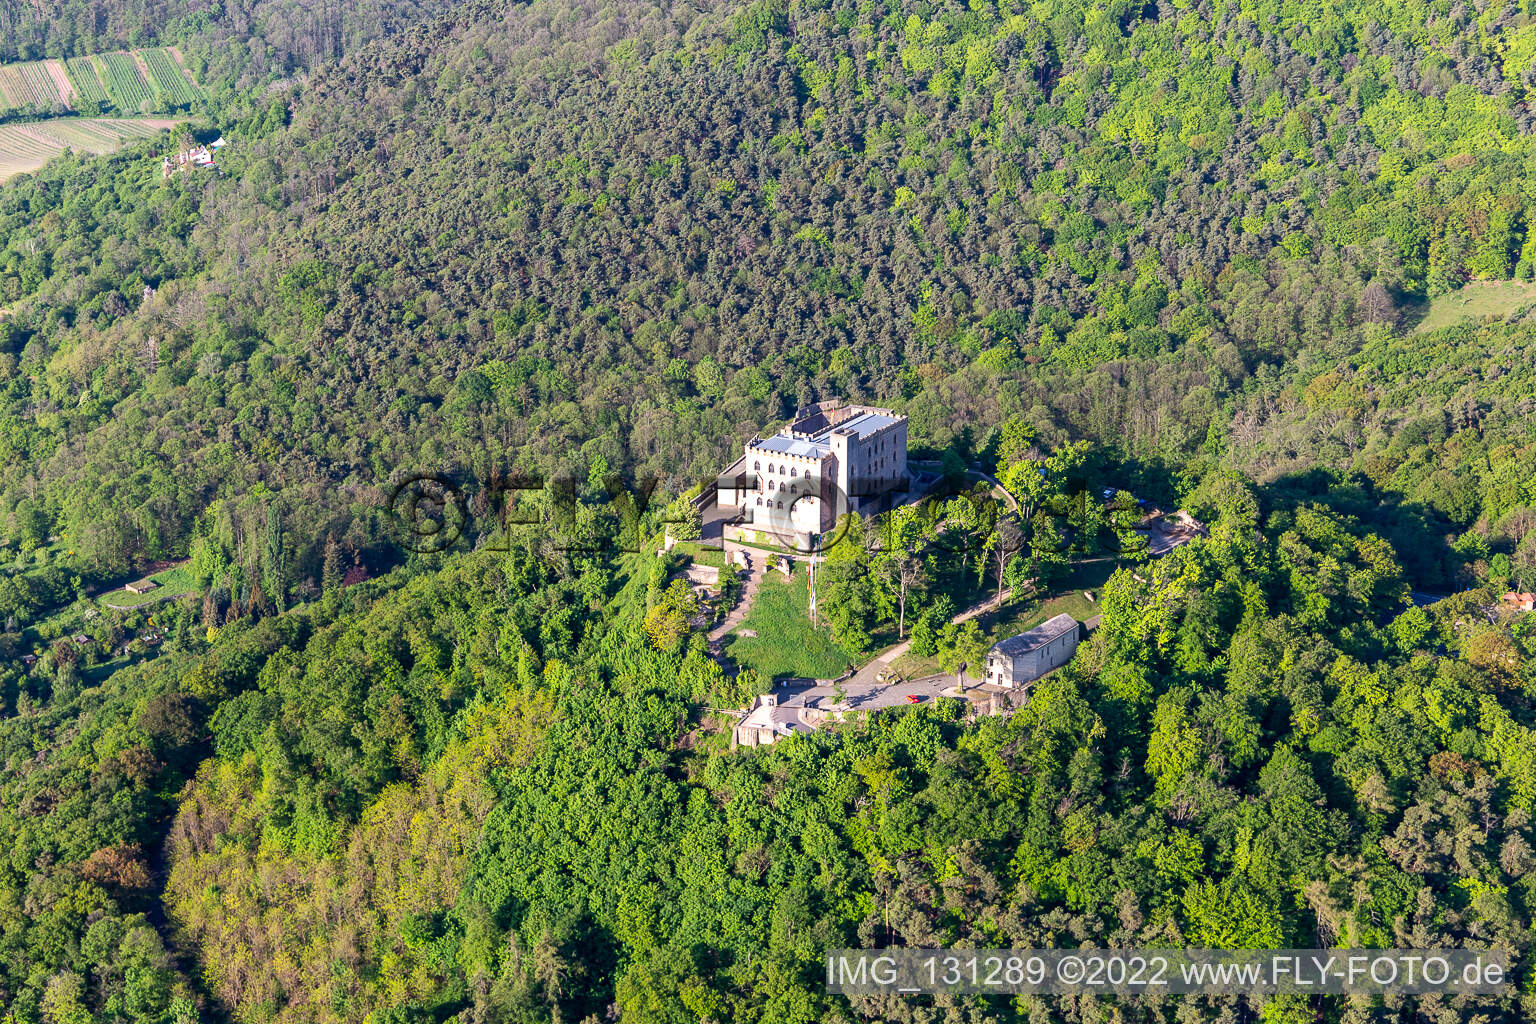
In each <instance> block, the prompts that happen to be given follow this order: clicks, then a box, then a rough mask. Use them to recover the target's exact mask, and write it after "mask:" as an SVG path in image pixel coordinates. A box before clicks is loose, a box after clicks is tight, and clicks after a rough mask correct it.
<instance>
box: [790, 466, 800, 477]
mask: <svg viewBox="0 0 1536 1024" xmlns="http://www.w3.org/2000/svg"><path fill="white" fill-rule="evenodd" d="M789 475H790V476H799V475H800V470H799V469H797V468H796V467H794V466H790V467H789Z"/></svg>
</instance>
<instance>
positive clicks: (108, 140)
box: [0, 117, 176, 181]
mask: <svg viewBox="0 0 1536 1024" xmlns="http://www.w3.org/2000/svg"><path fill="white" fill-rule="evenodd" d="M175 123H176V121H175V120H174V119H172V118H163V117H142V118H121V117H57V118H53V119H51V120H48V121H37V122H32V123H26V124H0V181H4V180H6V179H8V178H10V177H12V176H14V175H17V174H24V173H27V172H29V171H35V170H37V169H38V168H39V167H42V166H43V165H44V164H45V163H47V162H48V161H49V160H51V159H53V158H54V157H56V156H58V155H59V154H61V153H63V152H64V151H65V150H66V149H72V150H75V151H76V152H81V153H110V152H112V151H113V150H116V149H119V148H121V147H122V146H124V145H126V144H128V143H130V142H134V141H137V140H139V139H145V138H149V137H151V136H154V135H157V134H159V133H160V132H161V131H164V130H165V129H166V128H169V127H171V126H172V125H174V124H175Z"/></svg>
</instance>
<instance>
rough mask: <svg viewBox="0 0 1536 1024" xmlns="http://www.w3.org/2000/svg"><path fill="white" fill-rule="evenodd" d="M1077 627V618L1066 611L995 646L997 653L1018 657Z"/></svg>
mask: <svg viewBox="0 0 1536 1024" xmlns="http://www.w3.org/2000/svg"><path fill="white" fill-rule="evenodd" d="M1076 628H1077V620H1076V619H1074V618H1073V617H1072V616H1070V615H1067V614H1065V613H1063V614H1061V615H1057V616H1056V617H1054V618H1050V619H1046V620H1045V621H1044V622H1042V623H1040V625H1038V626H1036V627H1035V628H1034V629H1031V630H1029V631H1028V632H1025V633H1020V634H1019V635H1018V636H1011V637H1009V638H1008V639H1007V640H1002V641H999V642H998V643H997V644H996V645H995V646H994V647H993V648H992V650H993V652H994V653H996V654H1002V655H1005V656H1007V657H1011V658H1016V657H1018V656H1019V655H1021V654H1026V653H1028V652H1029V651H1032V650H1034V649H1035V648H1037V647H1044V646H1045V645H1046V644H1048V643H1050V642H1051V641H1052V640H1055V639H1056V638H1057V637H1059V636H1061V635H1062V634H1063V633H1066V632H1068V631H1069V630H1074V629H1076Z"/></svg>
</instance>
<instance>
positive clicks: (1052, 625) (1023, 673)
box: [987, 615, 1078, 690]
mask: <svg viewBox="0 0 1536 1024" xmlns="http://www.w3.org/2000/svg"><path fill="white" fill-rule="evenodd" d="M1077 634H1078V626H1077V620H1076V619H1074V618H1073V617H1072V616H1070V615H1057V616H1056V617H1055V618H1050V619H1046V620H1045V621H1044V622H1042V623H1040V625H1038V626H1036V627H1035V628H1034V629H1031V630H1029V631H1027V632H1024V633H1020V634H1019V635H1018V636H1011V637H1009V638H1008V639H1007V640H1003V641H1001V642H1000V643H998V644H996V645H994V646H993V648H992V650H991V651H989V652H987V682H989V683H991V684H992V685H994V686H1000V687H1002V688H1004V689H1007V690H1015V689H1018V688H1020V687H1024V686H1028V685H1029V684H1030V683H1033V682H1034V681H1035V680H1036V679H1039V678H1040V677H1041V676H1043V675H1045V674H1046V673H1047V672H1049V671H1051V670H1052V669H1054V668H1060V667H1061V666H1062V665H1065V664H1066V663H1067V662H1069V661H1071V660H1072V655H1073V653H1074V652H1076V650H1077Z"/></svg>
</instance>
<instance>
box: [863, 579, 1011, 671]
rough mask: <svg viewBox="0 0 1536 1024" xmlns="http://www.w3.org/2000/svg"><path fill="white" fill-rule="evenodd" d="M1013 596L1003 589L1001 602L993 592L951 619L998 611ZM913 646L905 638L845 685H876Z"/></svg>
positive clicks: (959, 621) (970, 617) (973, 616)
mask: <svg viewBox="0 0 1536 1024" xmlns="http://www.w3.org/2000/svg"><path fill="white" fill-rule="evenodd" d="M1011 596H1013V591H1011V590H1004V591H1003V601H1002V602H1000V601H998V599H997V595H996V594H993V595H992V596H991V597H989V598H987V599H986V600H985V601H982V602H980V603H978V604H973V605H971V607H969V608H967V609H966V610H965V611H963V612H960V613H959V614H957V615H955V616H953V617H952V618H951V619H950V620H949V621H950V622H953V623H961V622H964V621H966V620H967V619H974V618H976V617H977V616H978V615H985V614H987V613H988V612H991V611H996V610H997V609H998V608H1001V607H1002V604H1003V602H1006V601H1007V600H1008V599H1009V598H1010V597H1011ZM911 647H912V641H911V640H903V641H902V642H901V643H899V644H897V645H896V646H895V647H891V648H889V649H888V650H885V651H883V652H881V653H880V654H879V655H878V656H877V657H876V658H875V659H874V660H873V661H871V662H870V663H869V664H867V665H865V666H864V667H863V668H861V669H859V670H858V671H857V672H855V673H854V674H853V675H852V676H850V677H849V678H848V681H847V683H845V684H844V685H846V686H848V687H849V692H852V687H854V686H874V685H877V684H876V683H875V677H876V676H877V675H879V674H880V673H881V672H883V671H885V670H886V669H888V668H890V667H891V663H892V662H894V661H895V660H896V659H897V658H900V657H901V656H902V655H903V654H906V653H907V651H908V650H909V649H910V648H911ZM944 678H946V679H947V678H949V677H948V676H945V677H944ZM975 678H976V679H980V673H978V674H977V675H976V677H975ZM971 683H972V677H971V675H970V673H967V674H966V684H967V685H970V684H971Z"/></svg>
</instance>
